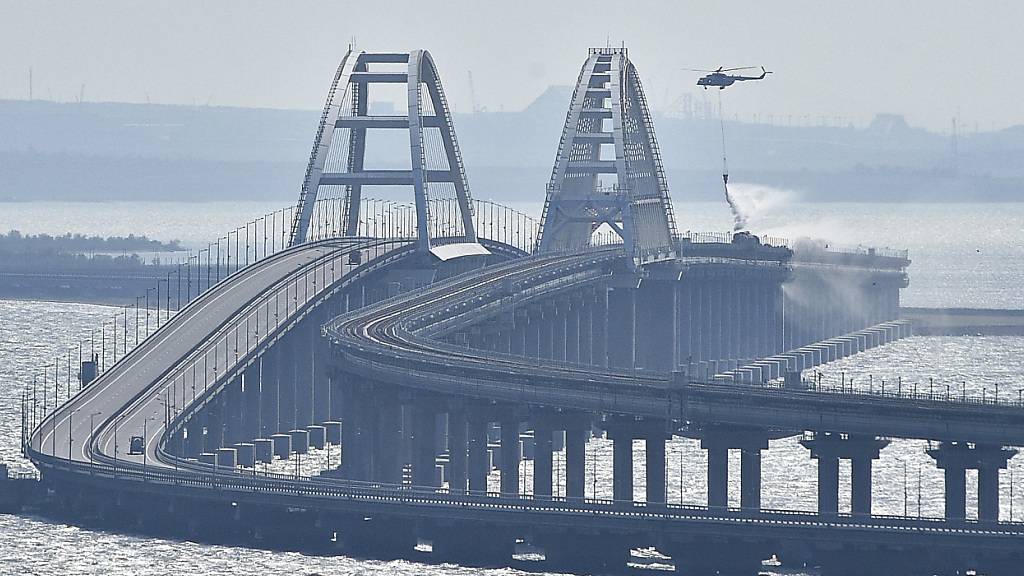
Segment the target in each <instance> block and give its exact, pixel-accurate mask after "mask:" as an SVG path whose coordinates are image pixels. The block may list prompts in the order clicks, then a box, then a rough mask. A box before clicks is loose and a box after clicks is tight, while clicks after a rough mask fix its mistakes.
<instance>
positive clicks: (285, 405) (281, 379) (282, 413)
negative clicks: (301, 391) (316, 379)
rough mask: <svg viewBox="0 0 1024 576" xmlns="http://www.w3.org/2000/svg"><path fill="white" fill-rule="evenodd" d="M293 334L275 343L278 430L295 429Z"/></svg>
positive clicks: (295, 370)
mask: <svg viewBox="0 0 1024 576" xmlns="http://www.w3.org/2000/svg"><path fill="white" fill-rule="evenodd" d="M295 338H296V336H295V335H294V334H290V335H286V336H284V337H283V338H281V340H280V341H279V342H278V343H277V344H276V345H275V347H280V350H279V351H278V355H277V362H276V365H277V404H278V408H277V418H278V421H277V428H278V431H279V432H286V431H288V430H294V429H295V412H296V402H295V392H296V387H297V385H298V384H297V382H296V377H297V369H296V362H297V360H296V358H295Z"/></svg>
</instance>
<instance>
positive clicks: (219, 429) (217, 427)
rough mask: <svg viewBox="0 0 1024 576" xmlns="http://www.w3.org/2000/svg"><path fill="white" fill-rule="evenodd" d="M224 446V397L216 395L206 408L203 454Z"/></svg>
mask: <svg viewBox="0 0 1024 576" xmlns="http://www.w3.org/2000/svg"><path fill="white" fill-rule="evenodd" d="M223 445H224V397H223V396H221V395H219V394H218V395H217V397H215V398H214V399H213V401H212V402H210V403H209V404H208V405H207V407H206V441H205V442H204V443H203V452H211V453H212V452H213V451H215V450H216V449H217V448H220V447H221V446H223Z"/></svg>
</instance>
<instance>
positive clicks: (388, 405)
mask: <svg viewBox="0 0 1024 576" xmlns="http://www.w3.org/2000/svg"><path fill="white" fill-rule="evenodd" d="M374 404H375V406H374V408H375V412H376V415H377V418H376V420H377V421H376V423H375V424H376V428H377V429H376V432H375V433H374V434H373V442H374V446H373V468H374V470H373V478H374V479H375V480H377V481H379V482H384V483H385V484H401V483H402V461H401V457H400V456H401V447H402V405H401V403H400V402H399V400H398V394H397V393H396V392H395V391H394V390H391V389H384V390H376V391H374Z"/></svg>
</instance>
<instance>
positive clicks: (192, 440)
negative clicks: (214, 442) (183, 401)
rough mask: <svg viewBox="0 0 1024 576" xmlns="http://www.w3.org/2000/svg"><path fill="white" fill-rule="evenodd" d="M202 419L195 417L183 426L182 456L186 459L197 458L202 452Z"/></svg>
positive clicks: (199, 416) (198, 416)
mask: <svg viewBox="0 0 1024 576" xmlns="http://www.w3.org/2000/svg"><path fill="white" fill-rule="evenodd" d="M204 420H205V418H203V417H202V416H201V415H195V416H193V417H192V418H191V419H189V421H188V422H187V423H186V424H185V442H184V455H185V457H186V458H198V457H199V455H200V454H202V452H203V421H204Z"/></svg>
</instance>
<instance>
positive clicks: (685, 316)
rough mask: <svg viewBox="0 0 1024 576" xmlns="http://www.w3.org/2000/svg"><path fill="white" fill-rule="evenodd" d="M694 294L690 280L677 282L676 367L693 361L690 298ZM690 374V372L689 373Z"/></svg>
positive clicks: (687, 364) (685, 365)
mask: <svg viewBox="0 0 1024 576" xmlns="http://www.w3.org/2000/svg"><path fill="white" fill-rule="evenodd" d="M692 295H693V288H692V284H691V283H690V282H689V281H685V282H680V283H677V284H676V305H675V308H676V330H675V332H676V367H675V368H674V369H682V368H680V367H685V368H686V369H687V370H690V368H689V366H691V365H692V363H693V348H692V345H691V340H692V338H693V326H692V324H693V304H692V302H691V301H690V298H691V297H692ZM688 375H689V374H688Z"/></svg>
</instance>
